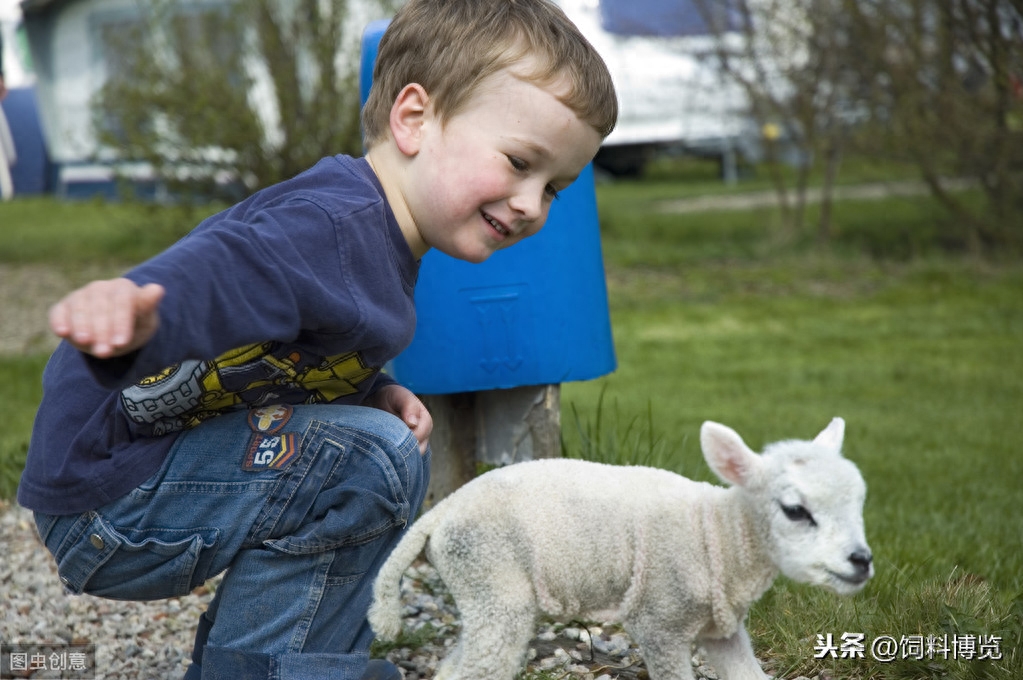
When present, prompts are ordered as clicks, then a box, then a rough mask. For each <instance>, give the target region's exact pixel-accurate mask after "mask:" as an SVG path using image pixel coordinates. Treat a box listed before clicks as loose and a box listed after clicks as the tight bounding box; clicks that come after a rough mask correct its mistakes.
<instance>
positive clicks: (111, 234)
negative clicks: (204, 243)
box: [0, 197, 214, 268]
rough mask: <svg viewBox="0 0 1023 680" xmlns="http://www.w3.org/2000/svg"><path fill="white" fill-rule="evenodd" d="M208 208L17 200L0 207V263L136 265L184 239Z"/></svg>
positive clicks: (210, 209)
mask: <svg viewBox="0 0 1023 680" xmlns="http://www.w3.org/2000/svg"><path fill="white" fill-rule="evenodd" d="M213 210H214V208H212V207H209V206H205V207H192V206H187V205H182V206H179V207H172V208H168V207H159V206H152V205H143V204H138V203H116V202H106V201H102V200H95V201H88V202H74V201H66V202H61V201H54V200H52V199H50V198H41V197H24V198H18V200H16V201H11V202H9V203H4V204H2V205H0V225H3V228H2V229H0V263H13V264H27V263H38V262H51V263H59V265H60V266H62V267H68V268H79V267H82V266H86V265H96V264H107V263H111V262H129V263H130V262H139V261H141V260H144V259H145V258H147V257H149V256H150V255H152V254H154V253H156V252H159V251H160V250H163V249H164V248H166V247H167V246H168V245H170V244H171V243H173V242H174V241H176V240H177V239H179V238H181V237H182V236H184V235H185V234H186V233H187V232H188V231H189V230H190V229H191V228H192V227H194V226H195V225H196V224H198V222H199V221H201V220H202V219H203V218H204V217H206V216H207V215H209V214H211V213H212V212H213Z"/></svg>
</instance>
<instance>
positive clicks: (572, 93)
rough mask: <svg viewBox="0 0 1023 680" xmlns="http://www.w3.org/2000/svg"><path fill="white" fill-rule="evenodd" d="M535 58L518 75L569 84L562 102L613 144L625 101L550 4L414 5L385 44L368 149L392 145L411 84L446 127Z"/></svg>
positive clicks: (443, 1) (484, 0)
mask: <svg viewBox="0 0 1023 680" xmlns="http://www.w3.org/2000/svg"><path fill="white" fill-rule="evenodd" d="M526 57H530V58H531V59H533V60H534V64H535V66H534V67H533V68H532V69H531V72H527V73H524V74H523V73H516V75H517V76H519V77H522V78H524V79H525V80H527V81H529V82H532V83H535V84H537V85H540V86H548V85H552V84H554V83H556V82H558V81H559V80H560V79H562V78H564V79H565V80H567V82H568V84H569V89H568V91H567V93H564V94H563V95H562V96H559V97H558V99H559V100H560V101H561V102H562V103H563V104H565V106H567V107H568V108H570V109H572V110H573V111H574V112H575V113H576V115H577V116H579V118H580V119H581V120H583V121H585V122H586V123H588V124H589V125H590V126H592V127H593V129H594V130H596V131H597V132H598V133H599V134H600V135H601V137H606V136H607V135H608V134H609V133H610V132H611V130H612V129H613V128H614V126H615V122H616V121H617V118H618V100H617V97H616V95H615V90H614V85H613V84H612V82H611V74H610V73H608V70H607V66H606V65H605V64H604V61H603V59H601V58H600V55H598V54H597V52H596V50H594V49H593V46H592V45H590V43H589V42H588V41H587V40H586V38H584V37H583V35H582V33H580V32H579V29H577V28H576V27H575V24H573V23H572V21H571V20H570V19H569V18H568V17H567V16H565V13H564V12H562V11H561V9H560V8H559V7H557V6H556V5H554V4H553V3H551V2H549V1H548V0H410V2H409V3H408V4H407V5H405V6H404V7H402V8H401V9H400V10H399V11H398V13H397V14H396V15H395V17H394V20H393V21H392V22H391V24H390V25H389V26H388V27H387V30H386V31H385V32H384V35H383V37H382V38H381V40H380V46H379V49H378V52H377V60H376V64H375V65H374V67H373V87H372V89H371V91H370V94H369V98H368V99H367V100H366V106H365V107H364V109H363V111H362V123H363V130H364V132H365V136H366V146H367V147H372V146H373V144H375V143H376V142H379V141H382V140H383V139H386V138H387V135H388V133H389V119H390V113H391V107H392V106H393V105H394V101H395V99H396V98H397V96H398V93H399V92H401V90H402V88H403V87H405V86H406V85H408V84H409V83H418V84H419V85H422V86H423V88H424V89H425V90H426V91H427V93H428V94H429V96H430V101H431V102H432V103H433V106H434V107H435V110H436V111H437V113H438V114H439V115H440V117H441V119H442V120H444V119H446V118H449V117H450V116H453V115H454V114H456V113H458V112H459V110H460V109H461V108H462V107H464V106H465V104H466V103H467V102H468V101H469V99H470V98H471V97H472V94H473V92H474V90H475V88H476V87H477V86H479V84H480V83H481V82H483V81H484V80H485V79H486V78H487V77H489V76H491V75H493V74H495V73H497V72H498V71H501V70H502V69H505V68H508V67H510V66H512V65H514V64H516V62H519V61H520V60H523V59H524V58H526Z"/></svg>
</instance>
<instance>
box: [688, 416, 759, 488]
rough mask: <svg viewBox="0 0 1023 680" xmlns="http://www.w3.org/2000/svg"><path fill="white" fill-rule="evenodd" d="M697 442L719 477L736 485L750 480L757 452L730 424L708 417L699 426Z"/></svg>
mask: <svg viewBox="0 0 1023 680" xmlns="http://www.w3.org/2000/svg"><path fill="white" fill-rule="evenodd" d="M700 446H701V447H702V448H703V457H704V458H706V459H707V464H708V465H710V469H711V470H713V471H714V474H716V475H717V476H718V477H720V478H721V480H722V481H724V482H727V483H728V484H734V485H736V486H745V485H746V484H748V483H749V482H750V480H751V479H752V477H753V475H754V473H755V472H756V469H757V466H758V465H760V456H758V455H757V454H756V453H754V452H753V451H752V450H751V449H750V448H749V447H748V446H746V442H744V441H743V440H742V437H740V436H739V434H738V433H737V432H736V431H735V430H733V429H732V428H730V427H727V426H725V425H721V424H720V423H714V422H711V421H709V420H708V421H707V422H705V423H704V424H703V427H701V428H700Z"/></svg>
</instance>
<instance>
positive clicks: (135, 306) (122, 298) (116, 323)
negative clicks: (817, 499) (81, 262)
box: [50, 279, 164, 359]
mask: <svg viewBox="0 0 1023 680" xmlns="http://www.w3.org/2000/svg"><path fill="white" fill-rule="evenodd" d="M163 294H164V289H163V286H161V285H159V284H156V283H150V284H146V285H145V286H139V285H138V284H136V283H135V282H134V281H130V280H128V279H110V280H106V281H93V282H92V283H89V284H87V285H85V286H83V287H81V288H79V289H78V290H76V291H74V292H72V293H69V294H68V295H67V296H66V297H65V298H64V299H63V300H61V301H60V302H58V303H57V304H55V305H54V306H53V307H51V308H50V329H51V330H52V331H53V332H54V333H56V334H57V335H59V336H60V337H62V338H64V339H65V340H67V341H68V342H70V343H71V344H72V345H73V346H74V347H75V348H76V349H78V350H80V351H82V352H86V353H88V354H91V355H93V356H94V357H97V358H99V359H108V358H110V357H117V356H121V355H124V354H128V353H130V352H134V351H135V350H137V349H139V348H140V347H142V346H143V345H145V344H146V343H147V342H149V340H150V339H151V338H152V337H153V335H154V334H155V333H156V329H157V328H158V327H159V325H160V315H159V312H158V307H159V305H160V300H162V299H163Z"/></svg>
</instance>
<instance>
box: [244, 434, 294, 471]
mask: <svg viewBox="0 0 1023 680" xmlns="http://www.w3.org/2000/svg"><path fill="white" fill-rule="evenodd" d="M297 457H298V434H296V433H295V432H282V433H280V434H263V433H261V432H257V433H256V434H254V435H252V439H251V440H250V441H249V450H248V452H247V453H246V454H245V462H244V463H242V469H243V470H245V471H246V472H262V471H263V470H283V469H284V468H286V467H288V465H289V464H291V462H292V461H293V460H295V458H297Z"/></svg>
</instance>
